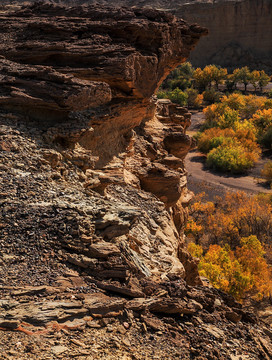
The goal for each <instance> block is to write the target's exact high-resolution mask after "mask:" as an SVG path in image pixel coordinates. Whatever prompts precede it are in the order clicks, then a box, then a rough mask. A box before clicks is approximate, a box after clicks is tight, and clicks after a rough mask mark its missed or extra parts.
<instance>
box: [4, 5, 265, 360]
mask: <svg viewBox="0 0 272 360" xmlns="http://www.w3.org/2000/svg"><path fill="white" fill-rule="evenodd" d="M1 16H2V20H3V21H2V22H1V24H5V26H3V25H1V29H0V39H1V45H0V53H1V56H2V57H1V59H0V64H1V67H0V82H1V85H2V86H1V90H0V102H1V111H0V158H1V162H0V173H1V183H0V204H1V206H0V212H1V217H0V219H1V220H0V230H1V232H0V294H1V298H0V331H1V338H0V344H1V356H3V358H11V359H12V358H16V357H17V358H18V357H19V358H20V359H25V358H27V359H37V358H39V359H46V358H63V359H67V358H74V357H83V358H86V359H101V358H103V359H120V358H122V357H123V358H128V359H130V358H132V357H134V358H136V359H147V358H156V357H154V354H155V356H157V358H162V357H163V354H165V352H167V353H168V354H169V356H170V358H175V357H176V356H179V357H182V358H190V357H193V356H195V355H196V356H202V355H203V354H205V355H206V354H207V345H208V346H209V348H210V350H209V351H210V352H209V356H210V358H211V359H215V358H218V357H219V356H221V355H222V356H223V358H224V356H225V357H227V356H229V357H230V356H236V354H238V355H239V356H240V355H243V354H244V353H245V352H247V354H251V355H252V356H253V358H254V357H255V358H257V357H258V356H263V357H264V358H265V357H267V358H268V356H270V354H271V350H270V346H269V340H268V338H269V336H270V332H269V329H268V328H266V327H258V320H257V319H256V318H255V317H254V316H253V315H252V314H250V313H248V312H246V311H244V310H243V309H242V308H241V306H240V305H239V304H238V303H236V302H235V301H234V300H233V299H232V298H231V297H228V296H227V295H226V294H223V293H221V292H219V291H217V290H215V289H210V288H208V287H206V286H203V285H202V282H201V280H200V278H199V275H198V272H197V260H196V259H193V258H192V257H191V256H190V255H189V254H188V253H187V251H186V250H185V248H184V243H183V227H184V224H185V221H186V216H187V211H186V206H187V205H188V202H189V201H190V198H191V196H192V194H191V193H190V192H189V191H188V190H187V187H186V170H185V169H184V157H185V155H186V153H187V152H188V151H189V149H190V148H191V147H193V146H194V143H193V141H192V140H191V139H190V138H189V137H188V136H187V135H186V128H187V127H188V125H189V123H190V114H189V113H188V112H187V110H186V109H184V108H181V107H178V106H177V105H174V104H172V103H171V102H170V101H168V100H164V101H156V99H151V98H150V97H151V95H152V93H153V91H154V90H155V89H156V87H157V86H158V84H159V83H160V82H161V81H162V79H163V78H164V77H165V76H166V75H167V73H168V72H169V71H170V70H171V69H172V68H173V67H175V66H176V65H177V64H178V63H179V62H181V61H183V60H184V59H185V57H187V56H188V54H189V51H190V50H191V49H192V47H193V46H194V44H195V43H196V41H197V39H198V38H199V37H200V36H201V35H202V34H204V33H205V30H203V29H202V28H200V27H198V26H196V25H194V26H189V25H187V24H186V23H185V22H184V21H182V20H178V19H176V18H174V17H173V16H172V15H167V14H166V15H165V14H164V13H162V12H157V11H154V10H137V9H133V10H131V9H126V8H122V9H112V8H108V7H98V6H96V7H74V8H69V7H68V8H66V7H63V6H53V5H46V4H44V5H43V4H36V5H33V6H31V7H25V8H22V9H19V10H18V11H17V12H15V13H13V14H11V13H8V14H7V13H4V14H2V15H1ZM238 322H239V323H240V325H239V331H240V332H239V334H238V332H237V333H236V335H237V336H236V335H235V336H236V337H239V340H236V339H235V341H236V342H234V341H233V342H232V343H231V344H232V345H230V348H229V349H223V350H222V349H221V342H224V341H226V342H231V341H232V340H231V339H232V337H233V331H236V330H235V329H236V326H237V325H236V323H238ZM196 326H197V328H196ZM252 327H254V328H256V331H255V333H254V334H253V335H252V334H251V331H252ZM226 328H228V330H226ZM196 329H200V330H199V331H197V330H196ZM73 331H74V333H73ZM25 334H27V335H31V336H30V338H26V337H25ZM37 335H38V336H37ZM241 339H242V340H241ZM237 341H238V342H237ZM196 343H197V344H198V345H197V347H194V346H195V345H193V344H196ZM256 344H257V345H256ZM181 345H182V346H181ZM183 345H184V346H183ZM237 349H238V350H237ZM240 349H243V350H240ZM124 354H125V355H124ZM124 356H125V357H124Z"/></svg>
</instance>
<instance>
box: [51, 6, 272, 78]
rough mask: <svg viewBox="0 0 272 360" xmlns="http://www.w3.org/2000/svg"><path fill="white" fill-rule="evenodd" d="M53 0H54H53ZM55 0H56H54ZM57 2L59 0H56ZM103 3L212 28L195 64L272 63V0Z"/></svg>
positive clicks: (192, 58) (267, 67)
mask: <svg viewBox="0 0 272 360" xmlns="http://www.w3.org/2000/svg"><path fill="white" fill-rule="evenodd" d="M52 1H54V0H52ZM55 1H56V0H55ZM56 2H57V1H56ZM65 2H66V3H97V1H94V0H66V1H65ZM98 2H99V3H101V4H109V3H112V4H113V5H117V4H118V5H121V6H124V5H125V6H141V7H147V8H155V9H161V10H165V11H167V12H168V13H172V14H174V15H175V16H177V17H180V18H183V19H185V20H186V21H188V22H190V23H198V24H199V25H201V26H204V27H206V28H208V29H209V35H208V36H207V37H205V38H202V39H201V40H200V42H199V45H198V46H197V48H196V49H195V50H194V51H192V53H191V55H190V58H189V59H190V61H192V63H193V65H194V66H205V65H207V64H217V65H221V66H225V67H228V68H229V69H233V68H236V67H241V66H249V67H251V68H252V69H264V70H266V71H267V72H268V73H270V72H271V67H272V62H271V58H272V41H271V38H272V26H271V13H272V3H271V1H270V0H215V1H213V0H175V1H174V0H170V1H167V2H166V1H160V0H139V1H134V0H133V1H132V0H117V1H111V0H107V1H103V0H99V1H98Z"/></svg>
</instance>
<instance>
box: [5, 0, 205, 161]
mask: <svg viewBox="0 0 272 360" xmlns="http://www.w3.org/2000/svg"><path fill="white" fill-rule="evenodd" d="M1 23H2V24H5V26H3V25H2V27H1V31H0V55H2V56H3V59H1V65H0V74H1V79H2V84H3V87H2V89H1V92H2V94H1V98H0V103H1V104H2V106H3V107H4V108H5V109H9V110H13V109H15V108H16V111H17V112H21V113H24V114H28V115H29V116H30V117H31V118H35V119H38V120H40V121H41V122H42V124H43V126H44V127H49V126H52V122H53V123H57V122H60V121H65V123H66V124H67V122H68V120H67V119H68V117H69V115H70V118H71V117H73V116H75V114H74V113H72V112H75V111H77V115H76V117H77V119H76V120H75V121H73V120H72V123H74V124H75V123H78V121H79V118H80V124H81V129H82V131H81V132H80V135H81V137H80V140H79V142H80V143H81V144H82V145H83V146H84V147H85V148H87V149H91V150H92V153H93V154H94V155H95V156H99V160H98V163H97V164H98V166H101V165H105V164H106V163H107V162H108V161H109V160H110V159H111V158H112V157H113V156H114V155H116V154H118V153H120V152H121V151H124V149H125V146H126V144H127V138H126V134H127V133H128V131H129V129H132V128H133V127H135V126H137V125H139V124H140V122H141V121H142V120H143V119H144V118H150V117H152V116H153V113H154V107H152V106H151V107H150V103H149V98H150V96H151V95H152V94H153V93H154V91H155V90H156V88H157V87H158V86H159V84H160V83H161V81H162V80H163V79H164V78H165V76H166V75H167V74H168V73H169V71H170V70H172V69H174V68H175V67H176V66H177V65H178V64H180V63H181V62H182V61H184V60H185V59H186V58H187V57H188V56H189V53H190V51H191V50H192V48H193V47H194V45H195V44H196V42H197V41H198V39H199V38H200V36H202V35H203V34H205V32H206V31H205V30H204V29H203V28H201V27H199V26H197V25H193V26H189V25H187V24H186V23H185V22H184V21H183V20H178V19H176V18H174V17H173V16H172V15H170V14H165V13H163V12H158V11H154V10H152V9H150V10H141V9H133V10H132V9H128V8H121V9H118V10H117V9H115V8H109V7H103V8H101V7H99V6H89V7H88V6H85V7H80V6H78V7H73V8H65V7H63V6H53V5H52V4H51V5H50V4H47V5H46V4H41V3H40V4H34V5H32V6H30V7H27V8H23V9H21V10H19V11H17V12H16V13H11V14H6V15H5V14H4V15H1ZM86 108H91V109H92V110H91V111H89V112H88V111H87V112H85V113H83V112H82V111H83V110H85V109H86ZM94 109H96V110H94ZM80 111H81V112H80ZM69 126H70V127H72V126H71V125H69ZM90 127H93V130H94V131H92V132H90V131H87V129H89V128H90ZM83 129H85V131H83ZM83 134H84V135H83ZM67 135H68V136H67ZM56 138H57V136H56ZM71 138H72V137H71V136H69V133H67V134H66V136H64V135H63V134H59V136H58V140H59V141H62V142H69V143H71V142H73V140H72V141H71ZM77 140H78V139H77ZM101 148H103V149H104V151H103V154H101Z"/></svg>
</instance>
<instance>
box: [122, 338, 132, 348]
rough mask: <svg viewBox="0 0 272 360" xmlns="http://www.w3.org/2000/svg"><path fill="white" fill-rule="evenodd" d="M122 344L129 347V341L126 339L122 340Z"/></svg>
mask: <svg viewBox="0 0 272 360" xmlns="http://www.w3.org/2000/svg"><path fill="white" fill-rule="evenodd" d="M122 342H123V344H124V345H126V346H130V341H129V340H128V339H123V340H122Z"/></svg>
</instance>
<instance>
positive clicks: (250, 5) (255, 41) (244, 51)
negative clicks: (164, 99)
mask: <svg viewBox="0 0 272 360" xmlns="http://www.w3.org/2000/svg"><path fill="white" fill-rule="evenodd" d="M173 13H175V14H176V15H178V16H182V17H183V18H184V19H186V20H188V21H190V22H197V23H198V24H200V25H202V26H206V27H207V28H208V29H209V36H207V37H206V38H205V39H202V40H201V41H200V43H199V46H198V47H197V49H196V50H195V51H193V52H192V54H191V57H190V59H191V60H192V62H193V63H194V65H196V66H204V65H206V64H218V65H221V66H225V67H228V68H231V69H233V68H236V67H241V66H250V67H251V68H252V69H265V70H266V71H268V73H271V68H272V60H271V59H272V40H271V39H272V22H271V18H272V2H271V1H269V0H256V1H254V0H240V1H219V2H214V3H205V2H198V3H194V4H188V3H187V4H185V5H183V6H181V7H180V8H179V9H176V10H174V11H173Z"/></svg>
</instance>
